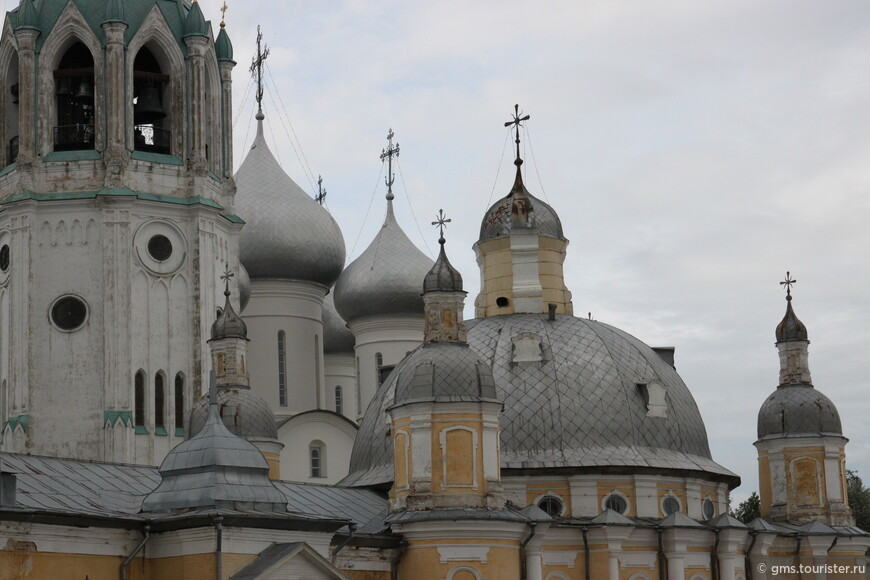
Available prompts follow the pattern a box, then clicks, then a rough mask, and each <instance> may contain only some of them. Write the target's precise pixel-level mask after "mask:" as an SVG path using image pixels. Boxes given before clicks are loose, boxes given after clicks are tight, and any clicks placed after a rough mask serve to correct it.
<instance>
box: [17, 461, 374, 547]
mask: <svg viewBox="0 0 870 580" xmlns="http://www.w3.org/2000/svg"><path fill="white" fill-rule="evenodd" d="M0 460H2V464H3V468H4V471H10V472H14V473H15V475H16V478H17V480H18V481H17V483H18V486H17V487H18V489H17V496H16V509H20V510H29V511H37V512H44V513H50V514H65V515H70V516H82V517H104V518H123V519H132V520H142V521H144V520H146V519H148V516H147V515H144V514H141V513H140V509H141V507H142V500H143V499H144V497H145V496H146V495H148V494H149V493H150V492H151V491H152V490H154V489H155V488H156V487H157V486H158V485H159V484H160V474H159V473H158V472H157V469H156V468H154V467H148V466H142V465H125V464H120V463H98V462H92V461H78V460H72V459H62V458H57V457H40V456H35V455H18V454H14V453H0ZM274 483H275V486H276V487H277V488H278V489H279V490H280V491H281V493H282V494H283V495H284V497H285V498H286V500H287V504H286V505H287V511H288V512H290V513H293V514H299V515H304V516H308V517H313V518H332V519H343V520H351V521H352V522H354V523H355V524H356V525H357V526H358V530H362V529H363V528H366V529H367V530H368V531H371V532H377V531H380V530H381V529H383V528H384V525H383V520H384V517H385V516H386V505H387V500H386V498H385V497H384V496H383V495H382V494H379V493H377V492H373V491H369V490H365V489H353V488H345V487H336V486H328V485H314V484H305V483H293V482H286V481H276V482H274ZM173 517H182V518H183V517H185V514H181V515H180V516H173ZM164 519H165V518H164Z"/></svg>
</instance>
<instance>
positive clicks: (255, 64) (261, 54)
mask: <svg viewBox="0 0 870 580" xmlns="http://www.w3.org/2000/svg"><path fill="white" fill-rule="evenodd" d="M262 42H263V33H262V32H260V27H259V26H257V56H255V57H254V59H253V61H251V75H252V76H255V77H256V79H257V94H256V99H257V107H258V108H259V113H260V114H262V113H263V64H264V63H265V62H266V59H267V58H269V47H268V46H266V45H265V44H262Z"/></svg>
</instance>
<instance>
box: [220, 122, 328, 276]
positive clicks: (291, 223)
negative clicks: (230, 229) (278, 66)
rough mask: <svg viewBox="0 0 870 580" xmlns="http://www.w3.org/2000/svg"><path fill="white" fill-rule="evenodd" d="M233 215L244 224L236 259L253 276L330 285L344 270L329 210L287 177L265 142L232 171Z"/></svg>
mask: <svg viewBox="0 0 870 580" xmlns="http://www.w3.org/2000/svg"><path fill="white" fill-rule="evenodd" d="M236 185H237V192H236V204H235V209H236V213H237V214H238V215H239V216H240V217H242V219H244V220H245V222H246V225H245V227H244V228H243V229H242V233H241V236H240V238H239V258H240V260H241V262H242V263H243V264H244V265H245V268H246V269H247V270H248V274H250V276H251V278H253V279H257V278H281V279H293V280H306V281H310V282H318V283H320V284H323V285H324V286H331V285H332V284H333V283H334V282H335V280H336V278H338V275H339V274H340V273H341V269H342V267H343V266H344V258H345V248H344V238H343V237H342V235H341V229H339V227H338V224H337V223H335V220H334V219H332V216H331V215H330V214H329V212H328V211H326V209H325V208H324V207H322V206H321V205H320V204H318V203H317V202H316V201H314V200H313V199H311V197H310V196H308V194H306V193H305V192H304V191H302V188H300V187H299V186H298V185H296V183H295V182H294V181H293V180H292V179H290V176H289V175H287V174H286V173H285V172H284V170H283V169H281V166H280V165H279V164H278V161H277V160H276V159H275V157H274V155H272V152H271V151H269V147H268V146H267V145H266V140H265V139H264V138H263V122H262V121H259V125H258V128H257V138H256V139H255V140H254V144H253V145H252V146H251V150H250V151H249V152H248V155H247V157H245V160H244V161H243V162H242V165H241V167H239V171H238V173H236Z"/></svg>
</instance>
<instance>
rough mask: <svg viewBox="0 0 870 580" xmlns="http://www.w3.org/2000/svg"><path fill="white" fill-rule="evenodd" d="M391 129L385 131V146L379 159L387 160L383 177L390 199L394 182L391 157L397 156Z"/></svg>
mask: <svg viewBox="0 0 870 580" xmlns="http://www.w3.org/2000/svg"><path fill="white" fill-rule="evenodd" d="M394 136H395V135H393V130H392V129H390V132H389V133H387V148H386V149H382V150H381V161H383V160H384V159H386V160H387V163H388V167H387V177H386V178H385V181H386V184H387V199H388V200H392V199H393V197H395V196H394V195H393V183H395V182H396V176H395V175H394V174H393V157H398V156H399V144H398V143H396V145H395V146H393V137H394Z"/></svg>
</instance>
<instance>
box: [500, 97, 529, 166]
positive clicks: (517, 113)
mask: <svg viewBox="0 0 870 580" xmlns="http://www.w3.org/2000/svg"><path fill="white" fill-rule="evenodd" d="M530 118H531V115H526V116H525V117H520V106H519V105H514V118H513V120H511V121H508V122H507V123H505V124H504V126H505V127H510V126H511V125H514V126H516V128H517V138H516V141H515V142H516V144H517V158H516V160H515V161H514V165H516V166H518V167H519V166H520V165H522V164H523V160H522V159H520V126H521V123H522V122H523V121H528V120H529V119H530Z"/></svg>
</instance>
